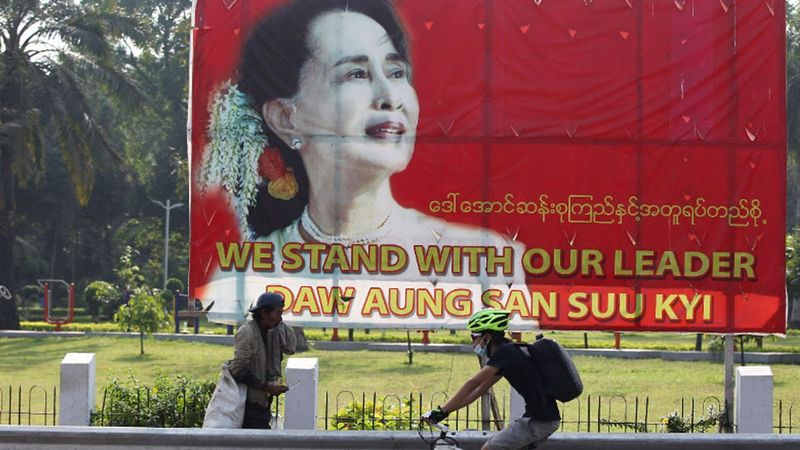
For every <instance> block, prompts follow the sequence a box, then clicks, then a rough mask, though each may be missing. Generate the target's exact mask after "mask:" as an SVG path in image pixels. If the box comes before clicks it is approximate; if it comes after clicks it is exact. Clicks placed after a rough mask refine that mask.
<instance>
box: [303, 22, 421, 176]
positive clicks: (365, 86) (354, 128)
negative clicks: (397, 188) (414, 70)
mask: <svg viewBox="0 0 800 450" xmlns="http://www.w3.org/2000/svg"><path fill="white" fill-rule="evenodd" d="M308 39H309V48H310V49H311V58H310V59H309V61H308V62H307V63H306V65H305V66H304V67H303V70H302V73H301V76H300V88H299V92H298V95H297V96H296V97H295V102H296V103H295V107H296V109H295V110H294V113H293V122H294V126H295V129H296V131H297V132H298V133H299V135H300V137H301V138H302V139H303V147H302V149H301V155H302V156H303V159H304V161H306V166H307V167H308V166H309V165H312V166H317V167H323V168H328V169H329V170H330V168H332V167H334V164H337V163H338V164H341V167H342V169H343V170H354V169H358V170H362V169H365V170H378V171H383V172H388V173H395V172H398V171H401V170H403V169H405V167H406V166H407V165H408V162H409V161H410V159H411V155H412V153H413V151H414V135H415V134H416V128H417V122H418V119H419V103H418V101H417V94H416V92H415V91H414V87H413V86H412V85H411V79H410V76H411V73H410V67H409V65H408V63H406V62H405V61H403V60H402V58H401V56H400V54H399V53H398V52H397V49H395V47H394V44H393V43H392V41H391V39H390V38H389V36H388V35H387V33H386V30H384V29H383V27H381V26H380V25H379V24H378V23H377V22H376V21H374V20H373V19H371V18H369V17H367V16H365V15H363V14H360V13H354V12H333V13H329V14H325V15H322V16H320V17H319V18H317V19H316V20H315V21H314V22H312V24H311V27H310V29H309V37H308ZM309 163H311V164H309ZM312 176H313V175H312Z"/></svg>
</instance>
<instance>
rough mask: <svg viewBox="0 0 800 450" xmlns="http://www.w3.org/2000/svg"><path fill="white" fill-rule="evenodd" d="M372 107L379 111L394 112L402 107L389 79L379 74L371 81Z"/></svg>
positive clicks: (398, 94)
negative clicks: (372, 92)
mask: <svg viewBox="0 0 800 450" xmlns="http://www.w3.org/2000/svg"><path fill="white" fill-rule="evenodd" d="M373 91H374V96H373V106H374V107H375V109H379V110H381V111H394V110H396V109H400V108H402V107H403V101H402V99H401V98H400V92H399V90H398V89H397V87H396V86H394V85H393V84H392V82H391V80H390V79H389V78H387V77H386V76H385V75H383V74H380V75H379V76H377V77H375V78H374V79H373Z"/></svg>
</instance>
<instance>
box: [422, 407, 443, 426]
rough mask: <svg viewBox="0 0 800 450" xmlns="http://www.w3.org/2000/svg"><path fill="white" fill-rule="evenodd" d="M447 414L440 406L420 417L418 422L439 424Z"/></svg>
mask: <svg viewBox="0 0 800 450" xmlns="http://www.w3.org/2000/svg"><path fill="white" fill-rule="evenodd" d="M447 414H448V413H447V412H445V411H444V410H443V409H442V407H441V406H440V407H438V408H436V409H434V410H431V411H428V412H426V413H425V414H423V415H422V417H420V420H422V421H423V422H428V423H439V422H441V421H443V420H444V419H446V418H447Z"/></svg>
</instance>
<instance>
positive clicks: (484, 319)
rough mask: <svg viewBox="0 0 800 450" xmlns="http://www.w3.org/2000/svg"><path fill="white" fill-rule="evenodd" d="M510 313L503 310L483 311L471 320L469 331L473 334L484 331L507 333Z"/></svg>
mask: <svg viewBox="0 0 800 450" xmlns="http://www.w3.org/2000/svg"><path fill="white" fill-rule="evenodd" d="M509 314H510V312H509V311H504V310H502V309H493V308H490V309H483V310H480V311H478V312H476V313H475V314H473V315H472V317H470V318H469V322H467V329H468V330H469V331H471V332H473V333H480V332H483V331H505V330H506V328H508V315H509Z"/></svg>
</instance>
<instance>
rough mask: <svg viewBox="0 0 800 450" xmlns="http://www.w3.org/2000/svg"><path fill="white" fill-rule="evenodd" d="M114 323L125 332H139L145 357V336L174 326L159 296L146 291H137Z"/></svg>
mask: <svg viewBox="0 0 800 450" xmlns="http://www.w3.org/2000/svg"><path fill="white" fill-rule="evenodd" d="M114 321H115V322H117V323H118V324H119V325H120V327H121V328H122V329H123V330H136V331H138V332H139V351H140V354H142V355H144V335H145V334H147V335H148V336H149V335H151V334H153V333H155V332H156V331H158V330H160V329H162V328H168V327H169V326H170V325H171V324H172V317H170V315H169V314H168V313H167V312H166V310H165V309H164V303H163V302H162V301H161V299H160V298H159V297H158V296H155V295H152V294H150V293H149V292H147V291H146V290H144V289H142V290H139V291H137V292H136V293H135V294H134V295H133V297H131V299H130V301H128V304H127V305H122V306H120V307H119V309H118V310H117V313H116V314H114Z"/></svg>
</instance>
